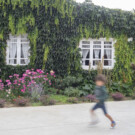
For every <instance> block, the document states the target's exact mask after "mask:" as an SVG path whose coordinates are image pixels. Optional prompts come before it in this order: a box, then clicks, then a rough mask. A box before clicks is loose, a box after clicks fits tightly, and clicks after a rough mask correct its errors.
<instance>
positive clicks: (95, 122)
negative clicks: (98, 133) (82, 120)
mask: <svg viewBox="0 0 135 135" xmlns="http://www.w3.org/2000/svg"><path fill="white" fill-rule="evenodd" d="M90 113H91V118H92V121H91V124H97V123H98V117H97V115H96V114H95V112H94V110H91V111H90Z"/></svg>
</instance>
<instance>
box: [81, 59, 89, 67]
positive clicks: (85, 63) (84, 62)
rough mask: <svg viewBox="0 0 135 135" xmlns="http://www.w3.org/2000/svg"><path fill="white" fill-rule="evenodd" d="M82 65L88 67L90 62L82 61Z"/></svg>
mask: <svg viewBox="0 0 135 135" xmlns="http://www.w3.org/2000/svg"><path fill="white" fill-rule="evenodd" d="M82 65H83V66H89V65H90V61H89V60H82Z"/></svg>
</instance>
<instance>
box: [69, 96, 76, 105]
mask: <svg viewBox="0 0 135 135" xmlns="http://www.w3.org/2000/svg"><path fill="white" fill-rule="evenodd" d="M68 102H69V103H74V104H76V103H78V98H76V97H70V98H69V99H68Z"/></svg>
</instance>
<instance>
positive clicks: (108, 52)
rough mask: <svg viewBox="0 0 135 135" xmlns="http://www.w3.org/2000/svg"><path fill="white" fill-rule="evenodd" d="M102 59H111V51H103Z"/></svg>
mask: <svg viewBox="0 0 135 135" xmlns="http://www.w3.org/2000/svg"><path fill="white" fill-rule="evenodd" d="M104 59H112V50H108V49H105V50H104Z"/></svg>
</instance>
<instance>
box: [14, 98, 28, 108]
mask: <svg viewBox="0 0 135 135" xmlns="http://www.w3.org/2000/svg"><path fill="white" fill-rule="evenodd" d="M14 103H15V104H16V105H17V106H26V105H27V103H28V99H26V98H23V97H19V98H17V99H14Z"/></svg>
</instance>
